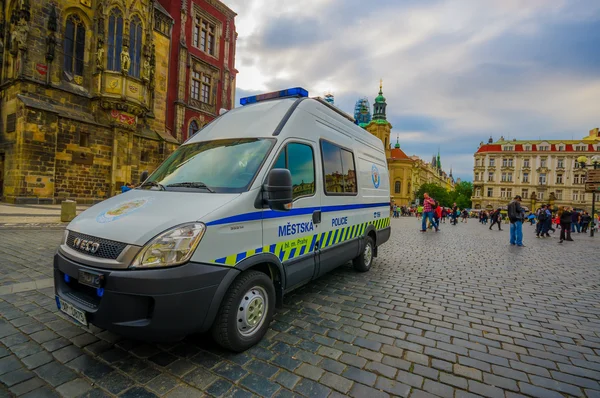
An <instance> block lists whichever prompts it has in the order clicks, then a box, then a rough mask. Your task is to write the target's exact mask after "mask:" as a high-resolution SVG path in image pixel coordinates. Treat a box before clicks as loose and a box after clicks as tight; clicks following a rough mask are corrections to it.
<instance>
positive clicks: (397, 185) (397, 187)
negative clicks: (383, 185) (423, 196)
mask: <svg viewBox="0 0 600 398" xmlns="http://www.w3.org/2000/svg"><path fill="white" fill-rule="evenodd" d="M401 189H402V183H401V182H400V181H396V183H395V184H394V192H395V193H400V191H401Z"/></svg>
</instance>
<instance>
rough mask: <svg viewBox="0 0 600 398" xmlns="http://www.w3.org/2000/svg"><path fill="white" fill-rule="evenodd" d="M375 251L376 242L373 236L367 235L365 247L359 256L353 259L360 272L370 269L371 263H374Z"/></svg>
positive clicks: (355, 267) (356, 268)
mask: <svg viewBox="0 0 600 398" xmlns="http://www.w3.org/2000/svg"><path fill="white" fill-rule="evenodd" d="M373 253H375V243H373V238H371V237H370V236H366V237H365V248H364V249H363V251H362V253H361V254H360V255H359V256H358V257H356V258H355V259H354V260H352V264H353V265H354V269H355V270H357V271H358V272H367V271H368V270H370V269H371V264H373Z"/></svg>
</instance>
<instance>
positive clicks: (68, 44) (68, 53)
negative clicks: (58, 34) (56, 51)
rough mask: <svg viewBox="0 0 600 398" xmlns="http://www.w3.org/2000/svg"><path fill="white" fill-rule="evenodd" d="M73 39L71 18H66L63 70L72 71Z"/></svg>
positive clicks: (73, 32)
mask: <svg viewBox="0 0 600 398" xmlns="http://www.w3.org/2000/svg"><path fill="white" fill-rule="evenodd" d="M74 41H75V25H74V24H73V21H72V20H71V19H69V20H67V26H66V27H65V60H64V69H65V72H69V73H73V47H74Z"/></svg>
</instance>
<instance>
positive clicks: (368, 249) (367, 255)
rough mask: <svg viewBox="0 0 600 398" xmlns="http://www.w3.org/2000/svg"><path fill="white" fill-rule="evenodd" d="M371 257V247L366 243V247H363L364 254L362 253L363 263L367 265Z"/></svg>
mask: <svg viewBox="0 0 600 398" xmlns="http://www.w3.org/2000/svg"><path fill="white" fill-rule="evenodd" d="M372 258H373V249H372V248H371V245H367V247H365V254H364V260H365V265H366V266H367V267H368V266H370V265H371V260H372Z"/></svg>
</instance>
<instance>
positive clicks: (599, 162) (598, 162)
mask: <svg viewBox="0 0 600 398" xmlns="http://www.w3.org/2000/svg"><path fill="white" fill-rule="evenodd" d="M587 161H588V159H587V157H585V156H583V155H582V156H580V157H578V158H577V162H578V163H579V166H580V167H581V168H582V169H585V168H587V167H588V165H587ZM591 167H592V168H593V169H594V170H596V169H600V156H599V155H594V156H592V164H591ZM595 213H596V192H594V191H592V228H590V236H594V226H595V225H596V219H595Z"/></svg>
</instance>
